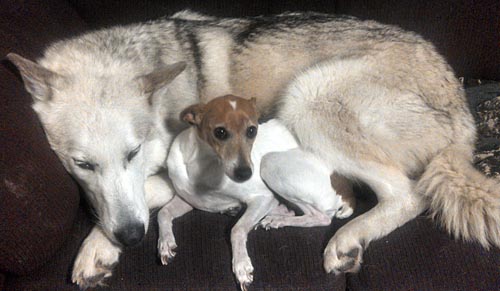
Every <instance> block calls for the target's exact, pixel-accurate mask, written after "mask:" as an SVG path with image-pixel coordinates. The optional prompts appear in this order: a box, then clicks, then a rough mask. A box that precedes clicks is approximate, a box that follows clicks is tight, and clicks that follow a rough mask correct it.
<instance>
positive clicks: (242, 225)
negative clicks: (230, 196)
mask: <svg viewBox="0 0 500 291" xmlns="http://www.w3.org/2000/svg"><path fill="white" fill-rule="evenodd" d="M278 204H279V203H278V201H277V200H276V199H275V198H274V197H273V196H272V193H269V196H264V197H262V196H260V197H256V198H254V199H253V200H252V201H251V202H248V203H247V209H246V210H245V213H244V214H243V215H242V216H241V218H240V219H239V220H238V222H237V223H236V224H235V225H234V227H233V229H231V246H232V249H233V273H234V275H235V276H236V279H237V280H238V283H240V286H241V290H243V291H246V290H247V287H248V286H249V285H250V284H251V283H252V282H253V266H252V261H251V260H250V257H249V256H248V251H247V245H246V244H247V237H248V233H249V232H250V231H251V230H252V229H253V228H254V227H255V226H256V225H257V224H258V223H259V221H260V220H261V219H262V218H263V217H264V216H266V215H267V214H268V213H269V212H270V211H271V210H272V209H273V208H275V207H277V206H278Z"/></svg>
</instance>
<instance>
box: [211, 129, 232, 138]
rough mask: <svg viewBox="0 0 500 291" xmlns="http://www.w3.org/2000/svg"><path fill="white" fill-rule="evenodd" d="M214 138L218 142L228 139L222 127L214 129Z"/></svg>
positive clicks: (227, 134)
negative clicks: (218, 140)
mask: <svg viewBox="0 0 500 291" xmlns="http://www.w3.org/2000/svg"><path fill="white" fill-rule="evenodd" d="M214 136H215V137H216V138H217V139H220V140H226V139H227V138H228V137H229V133H228V132H227V130H226V129H225V128H224V127H217V128H216V129H214Z"/></svg>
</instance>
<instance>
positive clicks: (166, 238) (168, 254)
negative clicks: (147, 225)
mask: <svg viewBox="0 0 500 291" xmlns="http://www.w3.org/2000/svg"><path fill="white" fill-rule="evenodd" d="M192 209H193V207H191V205H189V204H188V203H187V202H185V201H184V200H182V199H181V198H180V197H179V196H177V195H176V196H174V198H172V200H170V202H168V203H167V204H166V205H165V206H163V208H162V209H160V211H159V212H158V226H159V232H160V235H159V238H158V254H159V256H160V259H161V262H162V264H163V265H167V264H168V263H170V262H171V261H172V260H173V258H174V257H175V255H176V253H175V249H176V248H177V244H176V243H175V237H174V232H173V231H172V222H173V220H174V219H176V218H177V217H180V216H182V215H184V214H186V213H188V212H189V211H191V210H192Z"/></svg>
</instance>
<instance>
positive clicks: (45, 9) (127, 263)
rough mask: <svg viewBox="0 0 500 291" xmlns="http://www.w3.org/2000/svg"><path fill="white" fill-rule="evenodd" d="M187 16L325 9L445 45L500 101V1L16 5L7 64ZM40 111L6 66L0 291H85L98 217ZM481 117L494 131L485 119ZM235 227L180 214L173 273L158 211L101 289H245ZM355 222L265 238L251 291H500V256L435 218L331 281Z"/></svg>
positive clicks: (1, 79) (2, 12)
mask: <svg viewBox="0 0 500 291" xmlns="http://www.w3.org/2000/svg"><path fill="white" fill-rule="evenodd" d="M185 8H190V9H194V10H197V11H199V12H203V13H207V14H212V15H217V16H246V15H260V14H272V13H279V12H283V11H297V10H313V11H319V12H328V13H341V14H350V15H354V16H357V17H360V18H364V19H375V20H379V21H381V22H384V23H390V24H396V25H400V26H401V27H403V28H406V29H410V30H414V31H416V32H418V33H420V34H422V35H423V36H424V37H425V38H427V39H428V40H430V41H432V42H433V43H434V44H435V45H436V47H437V48H438V50H439V51H440V52H441V53H442V54H443V55H444V56H445V58H446V59H447V60H448V61H449V63H450V64H451V66H452V67H453V69H454V70H455V72H456V75H457V77H463V80H464V84H465V85H466V86H469V87H470V88H469V89H468V91H467V92H468V97H469V101H470V102H469V103H470V105H471V109H472V110H473V111H476V108H477V106H480V105H481V104H482V102H483V101H485V100H488V99H492V98H495V97H496V96H498V95H500V89H499V88H500V86H498V83H488V82H484V80H493V81H500V49H499V43H500V36H499V32H498V23H500V14H498V11H500V2H498V1H496V0H488V1H471V0H469V1H466V0H459V1H453V0H444V1H439V2H435V1H430V0H424V1H410V0H401V1H394V0H387V1H383V0H374V1H373V0H372V1H370V0H352V1H345V0H338V1H337V0H336V1H321V0H315V1H299V0H291V1H283V0H279V1H278V0H276V1H262V0H259V1H246V0H243V1H239V2H238V3H234V2H232V1H223V0H217V1H202V0H188V1H161V0H153V1H139V0H135V1H132V0H123V1H116V0H114V1H113V0H106V1H93V0H90V1H81V0H67V1H65V0H44V1H35V0H17V1H16V0H3V1H0V58H1V57H3V56H5V55H6V54H7V53H9V52H16V53H18V54H21V55H23V56H25V57H28V58H30V59H36V58H37V57H40V56H41V54H42V52H43V48H44V47H46V46H47V45H48V44H49V43H51V42H52V41H55V40H58V39H63V38H68V37H71V36H74V35H78V34H80V33H82V32H85V31H88V30H91V29H97V28H102V27H107V26H111V25H116V24H127V23H132V22H137V21H146V20H149V19H155V18H157V17H161V16H163V15H167V14H171V13H173V12H175V11H178V10H181V9H185ZM477 80H481V81H477ZM479 83H481V84H482V85H481V86H476V85H478V84H479ZM485 83H486V85H484V84H485ZM498 103H499V104H500V102H498ZM30 105H31V97H30V96H29V95H28V93H27V92H26V91H25V90H24V87H23V85H22V81H21V79H20V76H19V74H18V72H17V71H16V69H15V68H14V67H13V66H12V65H11V64H10V63H8V62H7V61H5V60H2V63H1V64H0V290H5V291H10V290H78V287H77V286H76V285H74V284H72V283H71V279H70V277H71V268H72V264H73V260H74V258H75V256H76V254H77V252H78V248H79V245H80V244H81V242H82V241H83V239H84V238H85V236H86V235H87V234H88V232H89V231H90V229H91V227H92V225H93V220H94V219H93V218H92V215H91V214H90V213H91V212H90V211H89V210H88V206H87V203H86V202H85V199H84V198H83V197H84V196H83V195H82V192H81V189H79V187H78V185H77V183H76V182H75V181H74V180H73V179H72V178H71V177H70V176H69V175H68V174H67V173H66V172H65V170H64V168H63V167H62V165H61V163H60V162H59V161H58V159H57V157H56V156H55V154H54V153H53V152H52V151H51V150H50V147H49V145H48V143H47V141H46V138H45V136H44V133H43V129H42V128H41V125H40V123H39V121H38V120H37V118H36V115H35V113H34V112H33V110H32V109H31V107H30ZM479 108H484V106H483V107H479ZM476 117H477V118H478V122H480V121H481V116H480V115H477V114H476ZM496 122H497V124H498V120H497V121H496ZM480 132H481V134H482V135H483V136H481V138H480V139H479V145H480V150H484V151H490V152H494V153H495V154H496V153H498V147H499V145H500V139H499V138H500V136H498V135H495V134H487V133H484V131H480ZM490 157H491V156H490ZM494 157H496V159H490V160H487V161H485V160H484V159H483V160H482V161H481V162H482V163H483V166H484V163H490V165H489V166H488V164H487V165H486V166H485V167H486V168H488V169H490V170H491V169H498V168H499V163H500V159H498V156H494ZM495 163H496V164H495ZM495 167H496V168H495ZM483 168H484V167H483ZM483 168H481V169H483ZM497 171H498V170H497ZM489 174H490V175H496V174H498V173H496V172H495V171H493V173H492V172H491V171H490V172H489ZM356 197H357V200H358V207H357V209H356V211H355V214H354V215H353V217H355V216H357V215H359V214H361V213H363V212H364V211H367V210H368V209H370V207H373V205H375V204H376V198H375V197H374V195H373V193H372V192H371V191H370V189H367V188H366V187H364V186H362V185H359V186H357V187H356ZM234 222H235V218H233V217H229V216H224V215H219V214H210V213H205V212H202V211H193V212H191V213H189V214H187V215H185V216H183V217H181V218H179V219H178V220H176V221H175V223H174V232H175V235H176V239H177V243H178V245H179V247H178V249H177V251H178V253H177V256H176V258H175V260H174V261H173V262H172V263H171V264H169V265H168V266H162V265H161V263H160V262H159V259H158V257H157V254H156V243H157V236H158V227H157V225H156V220H155V214H154V213H153V215H152V219H151V225H150V231H149V232H148V234H147V236H146V238H145V239H144V240H143V242H141V243H140V244H139V245H138V246H136V247H133V248H131V249H127V250H125V251H124V253H123V254H122V256H121V259H120V263H119V264H118V265H117V266H116V268H115V271H114V274H113V277H111V278H109V279H108V280H107V286H103V287H98V288H96V290H173V291H174V290H179V291H180V290H200V291H201V290H214V291H218V290H220V291H225V290H237V288H238V287H237V284H236V281H235V279H234V277H233V274H232V272H231V248H230V243H229V230H230V228H231V226H232V225H233V224H234ZM345 223H346V221H345V220H334V221H333V223H332V225H330V226H328V227H315V228H309V229H300V228H285V229H281V230H271V231H265V230H263V229H259V230H256V231H253V232H251V233H250V236H249V241H248V249H249V253H250V257H251V258H252V260H253V264H254V266H255V273H254V283H253V284H252V285H251V287H250V290H266V291H267V290H269V291H271V290H276V291H277V290H282V291H293V290H296V291H299V290H300V291H321V290H352V291H354V290H500V250H499V249H497V248H492V249H490V250H489V251H487V250H485V249H483V248H481V247H480V246H479V245H477V244H475V243H465V242H462V241H459V240H455V239H453V238H452V237H450V236H449V235H448V234H447V233H446V232H445V231H443V230H442V229H440V228H439V227H438V226H436V225H435V224H434V223H433V222H432V221H431V220H430V219H429V218H428V217H427V216H426V214H425V213H424V214H422V215H421V216H419V217H417V218H415V219H414V220H412V221H410V222H408V223H407V224H405V225H404V226H402V227H400V228H399V229H397V230H395V231H394V232H393V233H391V234H389V235H388V236H386V237H384V238H382V239H380V240H377V241H374V242H372V243H371V244H370V246H369V247H368V249H367V251H366V252H365V254H364V257H363V260H364V262H363V265H362V268H361V271H360V272H359V273H356V274H345V275H338V276H335V275H333V274H325V272H324V271H323V268H322V251H323V249H324V247H325V245H326V243H327V242H328V239H329V238H330V237H331V236H332V235H333V234H334V233H335V231H336V230H337V229H339V228H340V227H341V226H342V225H343V224H345Z"/></svg>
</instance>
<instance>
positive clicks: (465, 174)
mask: <svg viewBox="0 0 500 291" xmlns="http://www.w3.org/2000/svg"><path fill="white" fill-rule="evenodd" d="M471 160H472V153H471V151H470V150H469V149H468V148H467V147H465V146H460V145H450V146H448V147H446V148H445V149H444V150H443V151H442V152H441V153H439V154H438V155H437V156H436V157H435V158H434V159H433V160H432V161H431V162H430V164H429V165H428V166H427V168H426V170H425V172H424V174H423V175H422V177H421V178H420V180H419V181H418V184H417V189H416V190H417V191H418V192H419V193H422V194H424V195H425V196H426V197H427V198H428V199H429V201H430V211H431V215H432V217H433V218H434V219H436V220H437V221H438V222H439V223H441V224H442V225H443V226H444V227H445V228H446V230H447V231H448V232H449V233H450V234H452V235H453V236H455V238H459V237H461V238H463V239H464V240H466V241H477V242H479V243H480V244H481V245H482V246H483V247H485V248H489V247H490V245H494V246H497V247H500V181H498V180H495V179H492V178H487V177H486V176H484V175H483V174H482V173H481V172H479V171H478V170H476V169H475V168H474V167H473V165H472V164H471Z"/></svg>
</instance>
